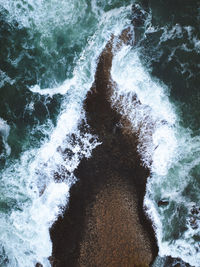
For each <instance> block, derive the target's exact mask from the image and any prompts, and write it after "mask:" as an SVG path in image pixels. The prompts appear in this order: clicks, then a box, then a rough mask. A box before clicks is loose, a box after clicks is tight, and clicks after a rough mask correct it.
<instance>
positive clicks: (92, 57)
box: [0, 1, 131, 267]
mask: <svg viewBox="0 0 200 267" xmlns="http://www.w3.org/2000/svg"><path fill="white" fill-rule="evenodd" d="M1 2H2V1H0V3H1ZM15 2H16V3H15ZM84 3H85V2H84V1H83V2H80V1H71V2H66V1H62V2H61V3H60V4H59V5H58V2H56V1H48V2H44V1H37V2H30V4H31V5H32V8H30V7H28V5H27V3H25V2H24V1H9V2H5V3H4V7H5V8H6V9H7V10H9V11H10V13H12V12H11V11H12V9H14V12H13V16H14V17H15V19H17V20H19V23H21V24H22V25H23V26H26V27H32V26H33V25H32V24H34V25H36V24H37V23H38V25H36V26H37V27H38V28H40V27H41V31H43V34H44V35H45V36H46V35H48V34H50V33H51V30H50V32H48V29H47V28H48V27H49V28H50V29H51V26H52V22H51V19H52V18H54V17H55V18H56V19H58V22H59V21H60V20H62V18H63V17H62V15H63V16H66V17H67V14H68V12H69V13H70V16H69V17H68V18H67V22H66V21H65V22H66V23H71V24H73V23H74V21H75V22H76V20H77V19H78V17H79V16H80V15H81V13H80V12H79V8H77V9H78V11H77V10H76V12H75V13H74V15H73V16H75V17H72V14H71V13H73V12H72V10H71V9H70V8H72V9H73V8H75V6H76V5H78V6H79V4H80V5H83V6H84V5H85V4H84ZM17 4H20V5H22V6H24V5H25V6H24V8H25V11H26V12H27V13H26V12H25V11H24V10H23V12H22V10H19V7H18V6H17ZM42 4H44V5H42ZM51 4H52V6H51ZM53 4H55V6H54V5H53ZM62 5H64V7H63V6H62ZM36 6H39V9H37V8H36ZM58 7H59V8H58ZM57 8H58V9H57ZM80 8H81V7H80ZM49 9H51V10H49ZM60 9H61V11H62V12H61V13H62V14H61V15H60V14H59V12H60ZM36 10H37V12H36ZM43 11H44V12H43ZM130 11H131V6H128V7H126V8H124V7H123V8H118V9H113V10H112V11H109V12H105V13H104V12H101V16H99V15H98V16H99V17H98V25H97V26H96V31H95V34H94V35H93V36H92V37H91V38H89V39H88V44H87V46H86V48H85V49H83V52H82V53H81V56H80V58H79V60H78V61H77V62H76V67H75V69H74V72H73V77H72V79H70V80H66V81H65V82H64V83H63V84H62V85H60V86H58V87H55V88H47V89H41V88H40V87H39V85H35V87H32V88H30V90H31V91H32V92H33V93H36V94H47V95H49V96H53V95H54V94H62V95H65V96H64V100H63V103H62V107H61V111H60V114H59V116H58V118H57V124H56V127H53V125H52V124H51V123H49V125H50V127H49V128H48V127H45V126H44V127H42V126H39V127H38V128H37V129H35V128H34V129H33V131H37V130H38V131H44V132H45V136H49V137H48V139H47V140H44V141H42V144H41V147H40V148H39V149H33V150H30V151H26V152H25V153H23V154H22V155H21V158H20V160H19V161H16V162H15V163H13V164H12V165H11V166H10V167H9V168H7V169H5V170H4V171H3V172H2V180H1V182H2V187H1V190H2V193H3V196H4V197H5V198H7V199H10V200H13V201H14V202H15V203H16V204H15V207H12V209H11V210H10V214H9V216H7V215H5V214H4V215H2V216H1V218H0V224H1V226H2V229H4V231H2V232H1V233H0V240H1V244H2V247H3V250H4V251H5V253H6V255H7V257H8V260H9V262H8V263H6V265H7V266H10V267H11V266H12V267H15V266H16V267H18V266H23V267H29V266H33V265H34V264H35V263H36V262H40V263H41V264H43V266H45V267H47V266H50V263H49V261H48V257H49V256H50V255H51V250H52V244H51V240H50V236H49V228H50V226H51V225H52V223H53V221H55V219H56V218H57V216H58V215H59V214H60V213H61V212H62V207H63V206H65V205H66V204H67V201H68V197H69V188H70V187H71V185H72V184H73V183H74V182H75V181H76V177H74V175H73V171H74V169H75V168H76V167H77V166H78V164H79V162H80V160H81V158H83V157H90V155H91V151H92V150H93V149H94V148H95V147H96V146H97V145H99V142H98V139H97V137H96V136H93V135H91V134H90V133H81V131H80V130H79V124H80V123H81V122H82V121H84V120H85V117H84V113H83V111H82V103H83V100H84V98H85V95H86V92H87V91H88V90H89V89H90V88H91V86H92V83H93V81H94V74H95V70H96V62H97V58H98V56H99V54H100V53H101V51H102V50H103V48H104V46H105V44H106V43H107V41H108V40H109V39H110V37H111V34H115V35H119V33H120V32H121V31H122V29H123V28H124V27H125V26H126V25H128V24H129V23H130V20H129V18H128V15H129V14H130ZM56 12H57V13H56ZM77 12H78V13H79V14H77ZM81 12H85V11H84V8H83V10H82V11H81ZM97 13H98V12H97ZM27 14H29V17H28V16H27ZM41 14H42V19H41V17H40V16H41ZM55 15H56V16H55ZM76 15H77V17H76ZM46 19H47V21H46ZM50 22H51V23H50ZM49 23H50V24H49ZM56 23H57V21H55V24H56ZM53 24H54V23H53ZM58 24H59V23H58ZM56 25H57V24H56ZM72 26H73V25H72ZM73 27H74V26H73ZM54 28H55V25H54ZM33 108H34V106H33V103H32V102H31V104H30V105H28V106H26V109H27V110H29V111H30V112H31V111H32V110H33ZM85 124H86V123H85ZM47 128H48V129H47ZM55 178H56V179H59V181H57V182H56V181H55ZM16 247H17V250H16Z"/></svg>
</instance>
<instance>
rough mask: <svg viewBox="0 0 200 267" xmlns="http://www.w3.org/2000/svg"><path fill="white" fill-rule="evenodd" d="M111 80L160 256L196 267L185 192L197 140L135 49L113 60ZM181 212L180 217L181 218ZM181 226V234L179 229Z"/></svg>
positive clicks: (194, 161)
mask: <svg viewBox="0 0 200 267" xmlns="http://www.w3.org/2000/svg"><path fill="white" fill-rule="evenodd" d="M174 34H181V33H180V28H179V27H178V26H176V27H175V29H173V30H172V32H171V33H170V38H171V35H174ZM111 75H112V79H113V80H114V81H115V82H116V83H117V86H116V88H115V91H114V93H113V97H112V101H113V104H114V105H115V104H117V105H119V102H121V105H122V106H120V107H119V110H120V112H121V113H122V114H124V115H126V116H128V118H129V119H130V121H131V122H132V126H133V131H134V132H135V133H136V134H138V137H139V145H138V151H139V153H140V154H141V155H142V159H143V162H144V164H146V165H147V166H148V167H149V168H150V170H151V178H150V179H148V184H147V192H146V195H145V199H144V205H145V207H146V208H147V210H148V215H149V217H150V218H151V220H152V221H153V225H154V228H155V231H156V236H157V240H158V245H159V255H160V256H169V255H171V256H172V257H181V258H182V259H183V260H184V261H185V262H188V263H190V264H191V265H193V266H197V267H198V266H199V265H200V258H199V255H200V253H199V245H198V243H197V242H195V241H194V239H193V236H195V234H196V235H198V231H199V228H198V227H197V228H194V227H193V226H192V225H191V224H190V223H188V222H189V217H188V216H190V215H189V212H190V210H191V203H192V201H191V197H190V196H189V195H186V193H183V192H185V189H186V188H187V187H188V186H189V185H192V184H193V183H194V184H195V181H194V178H193V177H192V175H191V170H192V169H193V168H194V167H196V166H198V165H199V164H200V160H199V157H197V156H195V155H198V153H199V152H198V151H199V145H198V144H199V138H197V137H196V138H192V137H191V133H190V131H189V130H188V129H183V128H181V127H180V126H179V121H178V118H177V115H176V110H175V109H174V106H173V105H172V104H171V103H170V101H169V99H168V96H167V88H166V87H165V86H163V85H161V84H159V83H158V81H155V80H153V79H152V77H151V76H150V75H149V74H148V71H147V70H145V67H144V66H143V65H142V64H141V62H140V59H139V53H138V52H137V50H134V49H131V48H130V47H127V46H124V47H123V48H122V49H121V51H120V52H119V53H117V54H116V55H115V57H114V60H113V65H112V69H111ZM135 95H136V96H137V97H135ZM184 162H185V163H184ZM191 191H192V192H193V193H192V194H196V195H195V197H196V199H199V196H198V192H197V191H196V193H195V189H194V190H192V189H191ZM193 197H194V196H193ZM160 199H167V200H168V201H169V203H170V204H169V205H174V207H173V208H171V210H170V206H168V207H165V208H162V207H160V208H159V207H158V204H157V201H159V200H160ZM198 201H200V199H199V200H198ZM198 201H197V203H198ZM195 205H196V204H195ZM181 209H184V212H182V213H181ZM177 213H178V215H177ZM177 216H179V217H180V221H181V222H182V223H180V225H179V224H178V222H177V223H176V225H174V220H177V219H176V218H177ZM187 217H188V218H187ZM185 218H187V219H186V222H185V221H184V219H185ZM184 223H185V227H186V228H185V230H181V229H179V228H181V227H182V226H183V225H182V224H184ZM196 224H197V225H198V224H199V222H198V221H196ZM169 225H171V228H169ZM176 227H177V228H176ZM173 231H177V232H180V235H179V237H178V238H176V239H174V237H173ZM181 231H182V232H181ZM169 236H170V238H169Z"/></svg>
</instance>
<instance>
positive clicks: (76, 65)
mask: <svg viewBox="0 0 200 267" xmlns="http://www.w3.org/2000/svg"><path fill="white" fill-rule="evenodd" d="M133 3H134V1H131V0H130V1H129V0H126V1H125V0H124V1H122V0H121V1H120V0H108V1H106V0H105V1H104V0H102V1H98V0H60V1H56V0H36V1H31V0H9V1H5V0H0V185H1V186H0V213H1V216H0V266H2V267H4V266H9V267H15V266H16V267H18V266H19V267H30V266H34V265H35V264H36V263H37V262H41V263H42V264H43V266H50V263H49V261H48V257H49V256H50V255H51V249H52V244H51V240H50V237H49V231H48V229H49V227H50V226H51V225H52V223H53V222H54V221H55V220H56V217H57V216H58V214H59V213H60V212H62V207H63V206H65V205H66V203H67V199H68V197H69V194H68V192H69V188H70V186H71V184H72V183H73V182H75V180H76V178H75V177H74V175H73V171H74V169H75V168H76V167H77V165H78V164H79V161H80V159H81V158H82V157H84V156H86V157H89V156H90V155H91V151H92V149H93V148H94V147H95V146H96V145H98V137H95V136H92V135H91V134H89V133H88V134H83V133H81V132H80V130H79V128H78V124H79V122H80V121H81V120H82V119H85V117H84V112H83V110H82V103H83V99H84V97H85V95H86V93H87V91H88V90H89V89H90V88H91V85H92V83H93V81H94V74H95V69H96V62H97V59H98V56H99V54H100V53H101V51H102V49H103V48H104V46H105V44H106V43H107V41H108V40H109V39H110V37H111V35H112V34H114V35H119V34H120V32H121V31H122V30H123V29H124V28H125V27H127V26H130V25H131V21H132V18H133V16H134V14H133V13H132V4H133ZM137 4H139V5H140V6H141V8H142V9H144V10H145V11H144V12H145V14H146V16H145V17H146V21H145V26H144V27H143V28H142V29H141V40H140V42H139V44H138V45H137V46H136V47H123V48H122V50H121V51H120V53H119V55H116V57H115V58H114V61H113V67H112V76H113V79H114V80H115V81H116V82H117V84H118V90H119V91H118V92H117V89H116V96H115V97H116V98H117V97H118V96H119V95H123V96H125V98H124V99H125V100H126V101H125V102H124V112H125V113H126V112H127V111H128V113H129V114H130V118H131V120H132V123H133V127H134V129H135V130H136V131H138V129H139V128H140V129H142V131H141V134H140V136H139V137H140V142H141V145H140V146H139V147H138V150H139V151H140V153H141V154H142V156H143V160H144V164H146V165H147V166H149V167H150V168H151V179H150V180H149V184H148V186H147V194H146V198H145V201H144V203H145V205H146V206H147V207H148V209H149V216H150V217H151V219H152V221H153V222H154V225H155V229H156V234H157V239H158V245H159V251H160V252H159V258H158V259H157V262H156V263H155V266H161V267H162V266H163V267H164V266H166V265H165V264H167V263H166V262H165V256H172V257H175V258H176V257H179V258H181V259H182V260H183V261H185V262H187V263H189V264H190V265H193V266H196V267H199V266H200V258H199V255H200V246H199V244H200V210H199V209H200V194H199V193H200V178H199V177H200V105H199V101H200V95H199V84H200V29H199V28H200V1H198V0H196V1H195V0H190V1H189V0H187V1H186V0H182V1H180V0H173V1H172V0H169V1H164V0H150V1H145V0H143V1H142V0H141V1H137ZM135 93H136V94H137V96H138V98H139V99H140V102H141V103H142V107H140V108H139V109H137V108H138V107H137V106H134V105H133V103H132V102H131V98H130V99H129V96H130V94H135ZM115 97H113V101H115ZM130 110H132V113H133V114H132V113H131V112H130ZM131 116H132V117H131ZM139 125H140V126H139ZM141 125H142V126H141ZM150 125H154V127H153V130H152V127H150ZM138 127H139V128H138ZM63 151H70V153H68V156H65V157H63V156H62V152H63ZM150 162H153V163H152V165H150ZM56 173H57V174H58V173H59V174H60V175H61V176H62V178H63V179H62V182H60V183H56V182H55V181H54V177H55V174H56ZM44 189H45V191H44ZM43 191H44V194H42V195H41V192H43ZM161 200H162V201H165V202H166V203H167V204H166V205H159V204H158V203H161V202H159V201H161ZM156 264H157V265H156ZM183 266H184V265H183Z"/></svg>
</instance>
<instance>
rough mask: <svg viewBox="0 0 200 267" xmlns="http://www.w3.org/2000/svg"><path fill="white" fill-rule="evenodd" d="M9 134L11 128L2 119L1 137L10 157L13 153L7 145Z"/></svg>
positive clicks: (0, 123) (0, 121)
mask: <svg viewBox="0 0 200 267" xmlns="http://www.w3.org/2000/svg"><path fill="white" fill-rule="evenodd" d="M9 132H10V126H9V125H8V124H7V122H6V121H4V120H3V119H1V118H0V135H1V136H2V139H3V144H4V146H5V149H6V154H7V155H10V153H11V148H10V146H9V145H8V143H7V139H8V136H9Z"/></svg>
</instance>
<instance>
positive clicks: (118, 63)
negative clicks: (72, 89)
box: [111, 46, 177, 175]
mask: <svg viewBox="0 0 200 267" xmlns="http://www.w3.org/2000/svg"><path fill="white" fill-rule="evenodd" d="M111 75H112V78H113V80H114V81H115V82H117V89H116V91H115V93H114V95H113V101H114V102H115V101H117V100H118V99H119V98H120V96H123V98H122V99H123V100H122V101H123V112H124V113H125V114H126V115H128V116H129V118H130V120H131V122H132V125H133V128H134V131H135V132H137V133H138V135H139V138H140V145H139V147H138V149H139V152H140V153H141V154H142V156H143V161H144V163H145V164H146V165H147V166H150V165H151V168H152V172H155V173H158V174H161V175H164V174H166V173H167V171H168V168H169V166H168V165H169V162H170V161H171V158H172V155H173V154H174V151H175V149H176V146H177V144H176V138H175V134H174V125H175V123H176V116H175V113H174V110H173V107H172V106H171V105H170V103H169V101H168V97H167V95H166V89H165V90H164V88H163V87H161V86H160V85H159V84H158V83H157V82H155V81H153V80H152V79H151V77H150V75H149V74H148V73H147V71H145V69H144V67H143V66H142V64H141V62H140V60H139V56H138V54H137V51H132V50H131V48H130V47H128V46H124V47H123V48H122V49H121V51H120V52H119V53H117V55H116V56H115V57H114V60H113V66H112V70H111ZM134 95H136V96H137V100H135V101H133V97H134ZM131 96H132V97H131ZM138 100H139V102H138ZM163 149H164V151H165V153H163ZM156 159H159V163H158V161H157V160H156ZM151 162H152V164H151Z"/></svg>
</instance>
